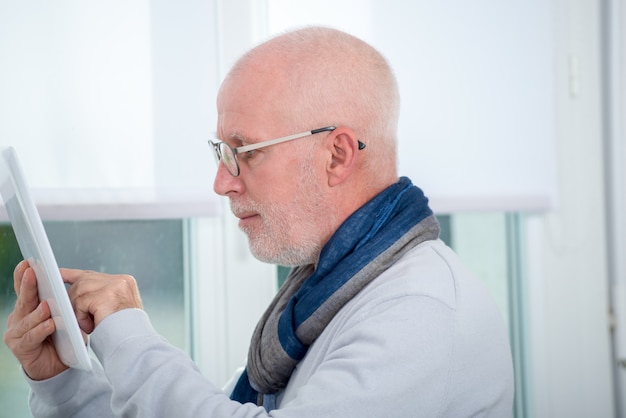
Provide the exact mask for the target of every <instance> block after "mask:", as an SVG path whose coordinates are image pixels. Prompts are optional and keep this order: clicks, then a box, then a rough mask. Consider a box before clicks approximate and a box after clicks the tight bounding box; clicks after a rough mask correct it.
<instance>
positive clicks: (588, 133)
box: [526, 0, 614, 418]
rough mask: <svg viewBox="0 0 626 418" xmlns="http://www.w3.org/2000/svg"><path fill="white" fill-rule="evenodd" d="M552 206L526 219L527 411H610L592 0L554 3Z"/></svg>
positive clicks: (596, 20)
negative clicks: (554, 183)
mask: <svg viewBox="0 0 626 418" xmlns="http://www.w3.org/2000/svg"><path fill="white" fill-rule="evenodd" d="M553 3H554V6H555V16H556V22H555V28H556V33H555V36H556V50H555V55H554V59H555V69H556V73H555V77H556V78H555V81H556V83H555V84H556V106H557V111H556V119H557V120H556V137H557V144H556V147H557V173H558V174H557V182H558V191H559V200H560V205H559V207H558V208H557V209H556V210H554V211H551V212H550V213H548V214H545V215H534V216H528V218H527V221H526V235H527V242H526V245H527V247H526V252H527V264H526V266H527V279H528V283H527V286H528V299H529V315H530V318H529V320H530V321H529V327H528V329H529V332H530V335H529V341H528V343H529V349H530V351H529V360H530V369H529V372H530V374H529V376H530V385H529V386H530V392H531V405H533V410H532V411H531V413H530V416H532V417H538V418H542V417H546V418H547V417H568V418H576V417H581V418H583V417H612V416H614V415H613V414H614V407H613V388H612V376H611V350H610V334H609V323H608V312H609V307H608V289H607V260H606V244H605V239H606V233H605V220H604V219H605V218H604V189H603V185H604V177H603V154H602V153H603V149H602V113H601V112H602V107H601V105H602V102H601V73H600V71H601V69H600V26H599V25H600V9H599V3H600V2H599V1H587V0H571V1H567V0H555V1H554V2H553Z"/></svg>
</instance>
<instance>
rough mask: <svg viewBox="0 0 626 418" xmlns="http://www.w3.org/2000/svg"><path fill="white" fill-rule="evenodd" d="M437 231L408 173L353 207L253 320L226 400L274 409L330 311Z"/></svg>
mask: <svg viewBox="0 0 626 418" xmlns="http://www.w3.org/2000/svg"><path fill="white" fill-rule="evenodd" d="M438 237H439V223H438V222H437V220H436V218H435V216H434V215H433V213H432V211H431V209H430V208H429V206H428V199H427V198H426V197H425V196H424V193H423V192H422V190H420V189H419V188H418V187H417V186H414V185H413V184H412V183H411V181H410V180H409V179H408V178H406V177H401V178H400V180H399V181H398V182H397V183H395V184H393V185H391V186H389V187H388V188H387V189H385V190H383V191H382V192H381V193H380V194H378V195H377V196H376V197H374V198H373V199H372V200H370V201H369V202H368V203H366V204H365V205H363V206H362V207H361V208H360V209H358V210H357V211H356V212H354V213H353V214H352V215H351V216H350V217H349V218H348V219H347V220H346V221H345V222H344V223H343V224H342V225H341V226H340V227H339V229H337V231H336V232H335V234H334V235H333V236H332V237H331V238H330V240H329V241H328V242H327V243H326V245H325V246H324V248H323V249H322V251H321V254H320V258H319V262H318V264H317V267H316V268H315V267H314V266H312V265H307V266H300V267H296V268H294V269H292V271H291V272H290V274H289V277H288V278H287V280H286V282H285V284H284V285H283V286H282V287H281V289H280V290H279V292H278V293H277V294H276V296H275V298H274V300H273V301H272V302H271V304H270V306H269V307H268V308H267V310H266V311H265V313H264V314H263V316H262V317H261V319H260V321H259V323H258V325H257V326H256V329H255V331H254V334H253V336H252V342H251V345H250V351H249V353H248V364H247V366H246V369H245V370H244V372H243V374H242V375H241V376H240V378H239V380H238V381H237V384H236V386H235V388H234V389H233V392H232V394H231V399H233V400H237V401H239V402H242V403H244V402H252V403H255V404H258V405H263V404H264V406H265V407H266V409H268V410H270V409H271V408H273V405H272V406H270V405H268V401H267V399H273V397H272V395H273V394H276V392H278V391H279V390H281V389H283V388H284V387H285V386H286V385H287V382H288V381H289V378H290V376H291V373H292V372H293V370H294V368H295V367H296V365H297V364H298V362H299V361H300V360H302V358H303V357H304V355H305V354H306V352H307V350H308V348H309V346H310V345H311V344H313V342H314V341H315V339H316V338H317V337H318V336H319V335H320V334H321V333H322V331H323V330H324V328H325V327H326V325H328V323H329V322H330V321H331V320H332V319H333V317H334V316H335V314H336V313H337V312H338V311H339V310H340V309H341V308H342V307H343V306H344V305H345V304H346V303H347V302H348V301H349V300H350V299H352V298H353V297H354V296H355V295H356V294H357V293H358V292H359V291H360V290H361V289H363V288H364V287H365V286H367V284H368V283H370V282H371V281H372V280H374V279H375V278H376V277H378V276H379V275H380V274H381V273H382V272H383V271H385V270H387V269H388V268H389V267H390V266H391V265H393V264H394V263H395V262H396V261H397V260H398V259H400V258H401V257H402V256H403V255H404V254H405V253H406V252H407V251H409V250H410V249H412V248H413V247H415V246H416V245H418V244H419V243H421V242H423V241H427V240H433V239H437V238H438ZM268 395H269V396H268ZM264 398H265V399H266V400H265V401H264ZM270 403H273V401H270Z"/></svg>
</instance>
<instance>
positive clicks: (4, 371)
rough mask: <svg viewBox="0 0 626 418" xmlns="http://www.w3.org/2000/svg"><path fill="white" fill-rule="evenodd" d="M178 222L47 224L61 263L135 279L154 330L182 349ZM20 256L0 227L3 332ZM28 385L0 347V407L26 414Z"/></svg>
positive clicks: (10, 413)
mask: <svg viewBox="0 0 626 418" xmlns="http://www.w3.org/2000/svg"><path fill="white" fill-rule="evenodd" d="M183 228H184V227H183V221H182V220H157V221H154V220H151V221H94V222H47V223H45V229H46V232H47V234H48V237H49V239H50V244H51V246H52V249H53V251H54V253H55V256H56V258H57V262H58V264H59V266H61V267H71V268H79V269H88V270H96V271H102V272H107V273H127V274H131V275H133V276H134V277H135V279H136V280H137V282H138V285H139V289H140V291H141V297H142V301H143V304H144V309H145V310H146V312H147V313H148V315H149V316H150V319H151V321H152V324H153V326H154V328H155V329H156V330H157V332H159V333H160V334H161V335H163V336H164V337H165V338H167V339H168V340H169V341H170V342H171V343H172V344H174V345H176V346H178V347H180V348H182V349H186V339H187V335H186V329H187V327H186V323H185V290H184V283H185V271H186V266H185V265H184V262H185V257H184V251H185V249H184V246H183V242H184V240H183ZM19 260H21V254H20V252H19V249H18V247H17V242H16V241H15V236H14V234H13V230H12V228H11V226H10V225H7V224H4V225H0V316H1V317H0V321H1V322H2V324H3V328H2V330H3V333H4V331H5V330H6V325H5V324H6V321H7V318H8V315H9V313H10V312H11V311H12V310H13V305H14V303H15V292H14V291H13V268H14V266H15V265H16V264H17V263H18V262H19ZM27 402H28V386H27V385H26V382H25V381H24V379H23V376H22V372H21V370H20V368H19V366H18V364H17V362H16V360H15V359H14V357H13V356H12V354H11V353H10V351H9V350H8V348H7V347H6V346H5V345H4V344H1V346H0V405H3V413H6V414H7V416H11V417H16V418H17V417H28V416H30V412H29V411H28V405H27Z"/></svg>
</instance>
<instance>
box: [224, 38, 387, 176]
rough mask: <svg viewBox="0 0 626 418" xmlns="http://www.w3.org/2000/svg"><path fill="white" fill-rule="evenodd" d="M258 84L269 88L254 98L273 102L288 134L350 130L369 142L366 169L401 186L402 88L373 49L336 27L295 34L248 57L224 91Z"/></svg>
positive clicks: (267, 45)
mask: <svg viewBox="0 0 626 418" xmlns="http://www.w3.org/2000/svg"><path fill="white" fill-rule="evenodd" d="M255 81H256V82H257V83H259V84H261V83H262V84H263V86H262V89H260V91H259V92H258V94H257V95H256V96H255V97H251V100H263V101H264V102H266V103H267V102H268V101H271V106H273V112H275V114H276V118H277V119H278V120H281V121H282V123H284V124H285V126H284V130H285V132H297V131H302V130H305V129H312V128H316V127H319V126H325V125H334V126H347V127H350V128H351V129H352V130H353V131H354V132H355V134H356V135H357V137H358V139H360V140H361V141H362V142H364V143H365V144H366V145H367V150H368V152H367V157H366V158H364V159H363V165H364V166H363V168H364V169H365V170H366V171H369V172H372V173H377V174H378V175H380V174H381V173H389V178H390V179H391V178H392V179H393V181H395V179H396V177H397V175H396V171H395V170H396V135H397V121H398V113H399V95H398V89H397V84H396V80H395V77H394V75H393V72H392V71H391V69H390V67H389V65H388V64H387V62H386V60H385V59H384V58H383V57H382V56H381V55H380V53H378V52H377V51H376V50H375V49H374V48H372V47H371V46H370V45H368V44H367V43H365V42H363V41H361V40H360V39H358V38H356V37H354V36H351V35H349V34H347V33H344V32H341V31H338V30H334V29H329V28H319V27H311V28H304V29H300V30H296V31H292V32H288V33H285V34H282V35H279V36H277V37H275V38H272V39H270V40H269V41H266V42H265V43H263V44H261V45H259V46H257V47H255V48H254V49H252V50H250V51H249V52H248V53H246V54H245V55H244V56H243V57H241V58H240V59H239V61H238V62H237V63H236V64H235V66H234V67H233V68H232V70H231V71H230V73H229V74H228V76H227V78H226V80H225V81H224V84H223V88H222V91H223V90H224V88H225V86H231V85H232V84H233V83H237V84H240V85H247V86H250V85H251V83H254V82H255ZM241 94H243V92H241ZM247 94H254V92H252V91H251V90H249V89H248V90H247ZM261 95H262V97H259V96H261ZM381 170H382V171H381Z"/></svg>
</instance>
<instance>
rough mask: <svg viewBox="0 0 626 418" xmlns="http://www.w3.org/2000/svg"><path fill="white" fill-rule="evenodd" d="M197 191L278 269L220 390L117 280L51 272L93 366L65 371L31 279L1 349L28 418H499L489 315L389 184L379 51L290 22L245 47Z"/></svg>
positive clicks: (495, 333) (392, 174)
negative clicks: (19, 370) (11, 362)
mask: <svg viewBox="0 0 626 418" xmlns="http://www.w3.org/2000/svg"><path fill="white" fill-rule="evenodd" d="M217 105H218V106H217V107H218V135H219V137H220V141H212V142H211V146H212V147H213V149H214V151H215V153H216V156H217V157H218V159H219V161H220V162H219V165H218V167H219V168H218V171H217V175H216V178H215V184H214V189H215V191H216V192H217V193H218V194H220V195H223V196H226V197H228V198H229V201H230V204H231V209H232V212H233V213H234V215H235V216H237V217H238V218H239V226H240V228H241V229H242V230H243V231H244V232H245V233H246V234H247V236H248V239H249V244H250V248H251V250H252V252H253V253H254V255H255V256H256V257H257V258H259V259H260V260H263V261H266V262H269V263H277V264H282V265H287V266H293V267H294V268H293V270H292V272H291V274H290V276H289V278H288V279H287V281H286V283H285V285H284V286H283V287H282V288H281V290H280V291H279V293H278V295H277V296H276V298H275V299H274V301H273V302H272V304H271V305H270V307H269V308H268V310H267V311H266V313H265V314H264V316H263V317H262V318H261V320H260V322H259V325H258V326H257V328H256V330H255V333H254V335H253V337H252V342H251V346H250V352H249V357H248V362H247V365H246V368H245V370H244V371H243V373H241V375H240V376H238V377H237V378H236V379H235V380H234V384H233V385H231V387H229V388H228V389H226V390H225V391H222V390H220V389H218V388H217V387H215V386H214V385H213V384H212V383H211V382H210V381H208V380H207V379H206V378H205V377H203V376H201V375H200V373H199V372H198V371H197V369H196V368H195V366H194V365H193V363H192V362H191V360H190V359H189V358H188V357H187V356H186V355H185V354H184V353H182V352H180V351H179V350H177V349H175V348H174V347H172V346H170V345H169V344H167V343H166V342H165V341H163V340H162V339H161V338H160V337H159V336H158V335H157V334H156V333H155V332H154V331H153V330H152V328H151V326H150V324H149V321H148V319H147V316H146V315H145V313H144V312H143V311H142V310H141V299H140V296H139V292H138V290H137V287H136V284H135V282H134V279H133V278H132V277H130V276H124V275H121V276H112V275H105V274H100V273H95V272H85V271H78V270H62V275H63V278H64V280H65V281H66V282H67V283H69V284H71V287H70V289H69V295H70V299H71V300H72V303H73V305H74V307H75V310H76V313H77V317H78V321H79V324H80V326H81V329H82V330H83V331H85V332H86V333H90V334H91V346H92V348H93V349H94V352H95V353H96V355H97V357H98V358H99V359H100V361H101V362H102V368H101V367H100V366H98V365H94V370H93V372H90V373H87V372H84V371H78V370H74V369H67V370H66V367H65V366H64V365H63V364H62V363H61V362H60V361H59V359H58V357H56V353H55V351H54V349H53V347H52V346H51V345H50V343H49V340H48V339H47V337H48V336H49V335H50V334H51V333H52V332H53V331H54V324H53V323H52V321H51V320H50V311H49V308H48V307H47V305H46V304H45V303H41V304H40V303H39V301H38V298H37V293H36V292H37V291H36V281H35V277H34V274H33V272H32V270H31V269H29V268H28V267H27V265H26V264H25V263H21V264H20V265H18V266H17V268H16V270H15V288H16V292H17V294H18V301H17V303H16V307H15V311H14V312H13V314H12V315H11V318H10V320H9V329H8V331H7V333H6V334H5V341H6V343H7V344H8V345H9V347H10V348H11V349H12V351H13V353H14V354H15V356H16V357H17V358H18V360H19V361H20V363H21V364H22V367H23V369H24V372H25V373H26V375H27V378H28V381H29V384H30V385H31V388H32V396H31V409H32V410H33V413H34V415H36V416H37V415H46V416H63V417H65V416H98V417H100V416H115V415H118V416H146V417H157V416H163V417H172V416H191V417H201V416H206V417H261V416H276V417H285V418H287V417H298V418H302V417H342V418H346V417H414V416H424V417H431V416H441V417H469V416H472V417H473V416H493V417H504V416H510V415H511V413H512V398H513V383H512V382H513V378H512V366H511V358H510V350H509V345H508V340H507V335H506V331H505V327H504V324H503V321H502V319H501V317H500V314H499V312H498V309H497V308H496V306H495V304H494V303H493V301H492V300H491V298H490V297H489V296H488V294H487V292H486V291H485V290H484V288H483V287H482V286H481V285H480V284H479V282H477V281H476V279H474V278H473V277H472V276H471V275H470V273H469V272H468V271H466V270H465V269H464V267H463V266H462V265H461V263H460V262H459V260H458V259H457V257H456V256H455V254H454V253H453V252H452V251H451V250H450V249H449V248H448V247H446V246H445V244H443V243H442V242H441V241H440V240H439V239H438V234H439V225H438V223H437V221H436V219H435V218H434V216H433V214H432V212H431V210H430V209H429V207H428V200H427V199H426V198H425V197H424V195H423V194H422V192H421V190H420V189H419V188H417V187H416V186H414V185H413V184H412V183H411V182H410V180H409V179H407V178H398V174H397V172H396V126H397V119H398V112H399V97H398V92H397V86H396V81H395V78H394V76H393V74H392V71H391V69H390V68H389V66H388V65H387V63H386V61H385V60H384V59H383V58H382V57H381V55H380V54H379V53H378V52H376V51H375V50H374V49H373V48H371V47H370V46H369V45H367V44H365V43H364V42H362V41H360V40H358V39H356V38H354V37H352V36H350V35H347V34H345V33H342V32H339V31H336V30H331V29H325V28H307V29H301V30H298V31H294V32H291V33H287V34H284V35H281V36H279V37H277V38H274V39H272V40H270V41H268V42H266V43H264V44H262V45H260V46H258V47H256V48H254V49H253V50H251V51H250V52H248V53H247V54H246V55H244V56H243V57H242V58H241V59H240V60H239V61H238V62H237V64H236V65H235V66H234V68H233V69H232V70H231V72H230V73H229V74H228V76H227V77H226V79H225V80H224V82H223V84H222V87H221V89H220V92H219V95H218V100H217Z"/></svg>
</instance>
